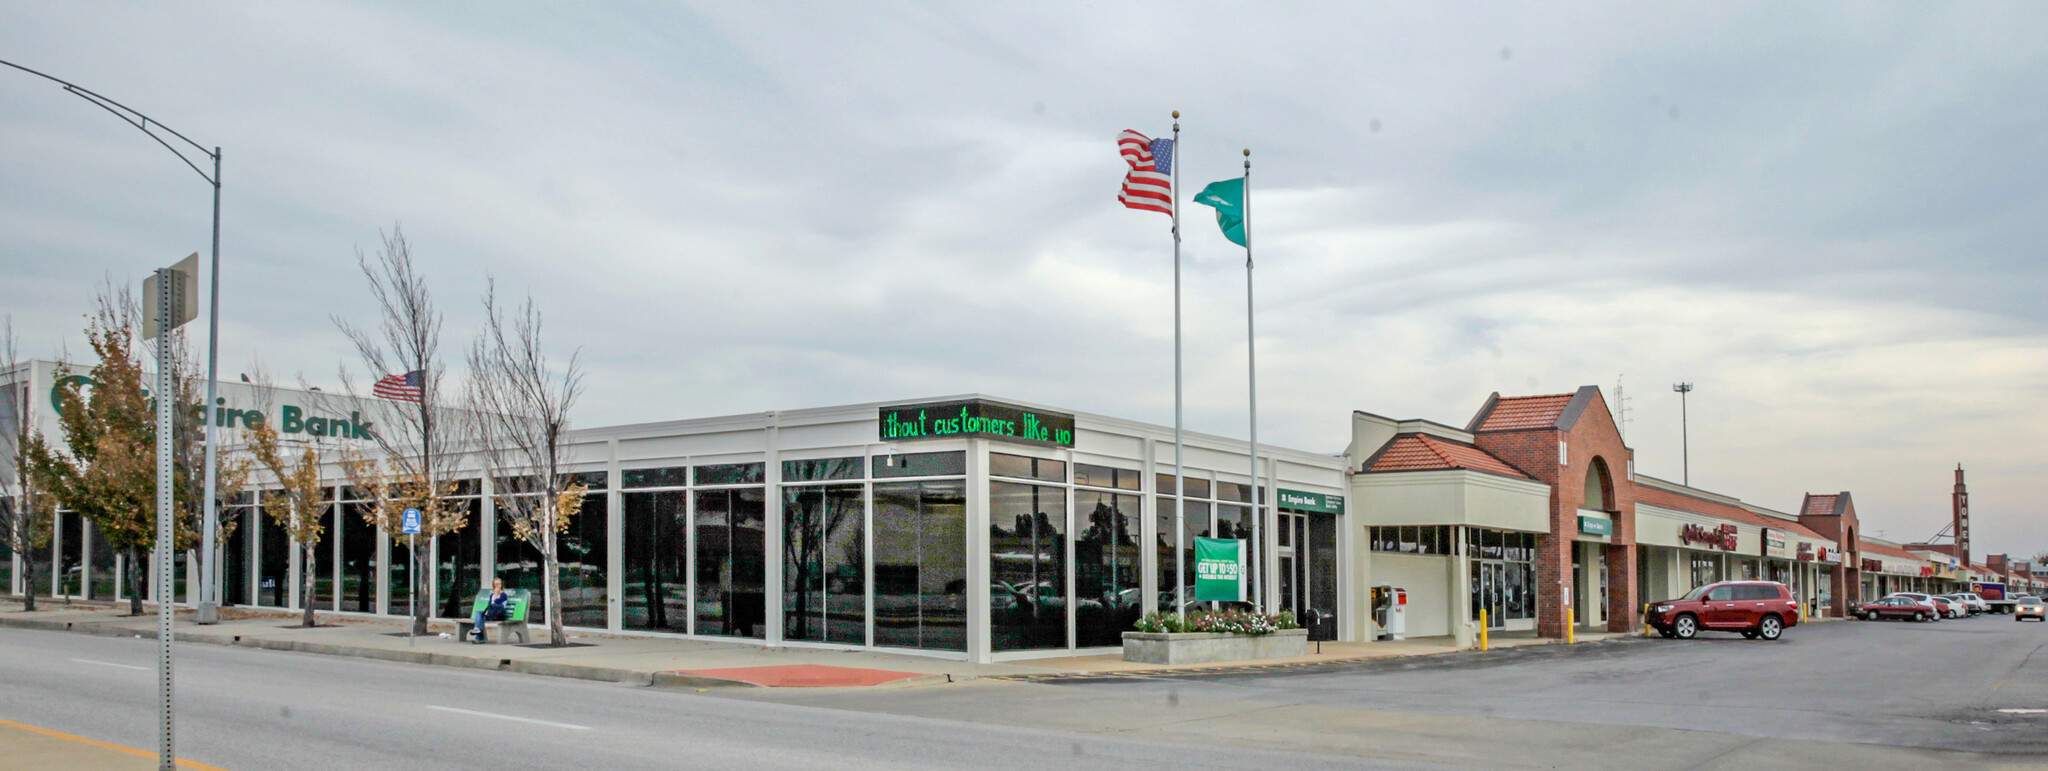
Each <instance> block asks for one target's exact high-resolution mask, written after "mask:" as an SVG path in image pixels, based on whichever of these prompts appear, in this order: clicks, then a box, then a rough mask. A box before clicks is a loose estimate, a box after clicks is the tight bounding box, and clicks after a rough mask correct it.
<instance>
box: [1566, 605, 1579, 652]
mask: <svg viewBox="0 0 2048 771" xmlns="http://www.w3.org/2000/svg"><path fill="white" fill-rule="evenodd" d="M1578 641H1579V621H1578V611H1577V609H1575V608H1565V609H1564V644H1566V645H1572V644H1574V643H1577V642H1578Z"/></svg>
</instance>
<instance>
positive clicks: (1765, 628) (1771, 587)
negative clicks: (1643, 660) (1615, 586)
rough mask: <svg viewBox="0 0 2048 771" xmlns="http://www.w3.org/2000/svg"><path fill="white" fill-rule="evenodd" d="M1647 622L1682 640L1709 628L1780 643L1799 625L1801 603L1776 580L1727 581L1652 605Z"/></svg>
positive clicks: (1662, 631)
mask: <svg viewBox="0 0 2048 771" xmlns="http://www.w3.org/2000/svg"><path fill="white" fill-rule="evenodd" d="M1643 621H1644V623H1647V624H1649V625H1650V626H1653V627H1656V628H1657V631H1658V632H1660V633H1662V634H1663V635H1664V636H1665V637H1676V638H1679V639H1682V640H1690V639H1692V638H1693V636H1695V635H1697V634H1699V633H1700V631H1701V630H1708V629H1711V630H1716V631H1722V632H1741V633H1742V636H1743V637H1747V638H1749V639H1752V640H1754V639H1756V638H1759V637H1761V638H1764V639H1766V640H1776V639H1778V637H1779V635H1782V634H1784V633H1785V630H1786V629H1788V628H1791V627H1795V626H1798V625H1799V602H1798V601H1797V600H1794V599H1792V590H1791V589H1788V588H1786V587H1785V585H1784V584H1781V583H1778V582H1776V581H1723V582H1721V583H1718V584H1707V585H1706V586H1702V587H1700V588H1697V589H1694V590H1692V591H1690V592H1687V593H1686V595H1685V596H1684V597H1680V598H1678V599H1675V600H1665V601H1663V602H1656V603H1651V604H1650V612H1649V615H1648V616H1645V617H1644V619H1643Z"/></svg>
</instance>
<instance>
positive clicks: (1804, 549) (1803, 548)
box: [1798, 541, 1813, 562]
mask: <svg viewBox="0 0 2048 771" xmlns="http://www.w3.org/2000/svg"><path fill="white" fill-rule="evenodd" d="M1798 558H1799V561H1800V562H1812V561H1813V543H1812V542H1809V541H1800V542H1799V554H1798Z"/></svg>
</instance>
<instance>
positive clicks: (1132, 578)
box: [1074, 490, 1145, 648]
mask: <svg viewBox="0 0 2048 771" xmlns="http://www.w3.org/2000/svg"><path fill="white" fill-rule="evenodd" d="M1138 501H1139V499H1138V496H1135V495H1117V494H1115V493H1100V492H1093V491H1087V490H1080V491H1075V493H1074V511H1075V512H1076V515H1077V519H1081V521H1080V522H1077V523H1076V525H1077V526H1079V527H1080V529H1081V530H1080V533H1079V534H1077V535H1076V536H1075V537H1074V552H1075V554H1074V561H1075V572H1074V585H1075V589H1074V593H1075V595H1076V596H1077V602H1076V604H1075V606H1074V610H1075V619H1074V623H1075V632H1076V635H1077V636H1078V637H1079V638H1080V639H1079V640H1077V641H1076V644H1078V645H1079V646H1081V647H1084V648H1089V647H1097V646H1104V647H1106V646H1115V645H1122V644H1123V633H1124V632H1126V631H1129V630H1130V629H1131V626H1132V625H1133V624H1136V623H1137V621H1138V617H1139V616H1140V615H1142V613H1143V611H1144V605H1145V597H1144V589H1143V588H1142V585H1143V583H1144V581H1143V574H1141V573H1140V572H1139V571H1140V570H1141V568H1142V563H1141V562H1140V560H1141V557H1142V555H1141V553H1140V552H1139V544H1138V539H1139V537H1140V534H1141V530H1140V527H1141V524H1140V522H1139V519H1138V517H1139V515H1140V513H1141V512H1140V508H1139V506H1138ZM1084 512H1085V513H1084ZM1083 518H1085V519H1083Z"/></svg>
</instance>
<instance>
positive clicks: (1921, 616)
mask: <svg viewBox="0 0 2048 771" xmlns="http://www.w3.org/2000/svg"><path fill="white" fill-rule="evenodd" d="M1913 620H1914V621H1926V620H1927V614H1925V613H1922V612H1920V611H1917V610H1916V611H1913Z"/></svg>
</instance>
